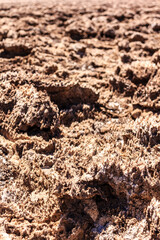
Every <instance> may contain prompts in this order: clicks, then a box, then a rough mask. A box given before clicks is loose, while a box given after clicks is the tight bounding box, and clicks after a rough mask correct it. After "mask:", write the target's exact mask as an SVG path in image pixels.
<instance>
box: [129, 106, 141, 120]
mask: <svg viewBox="0 0 160 240" xmlns="http://www.w3.org/2000/svg"><path fill="white" fill-rule="evenodd" d="M141 113H142V111H141V110H140V109H138V108H137V109H135V110H133V111H132V113H131V115H132V117H133V118H134V119H136V118H138V117H139V116H140V115H141Z"/></svg>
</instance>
